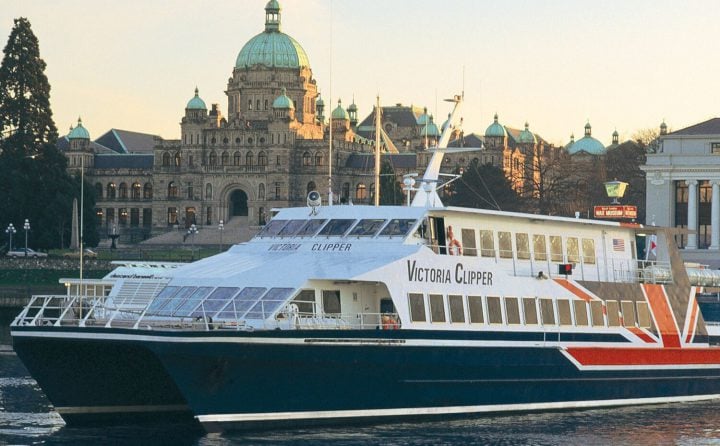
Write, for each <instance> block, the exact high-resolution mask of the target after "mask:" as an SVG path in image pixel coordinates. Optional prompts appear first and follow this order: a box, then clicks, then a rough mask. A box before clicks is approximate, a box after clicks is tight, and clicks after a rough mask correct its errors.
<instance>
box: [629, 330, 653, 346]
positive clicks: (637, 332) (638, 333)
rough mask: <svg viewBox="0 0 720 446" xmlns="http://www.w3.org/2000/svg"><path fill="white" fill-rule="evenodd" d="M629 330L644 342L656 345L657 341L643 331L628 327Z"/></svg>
mask: <svg viewBox="0 0 720 446" xmlns="http://www.w3.org/2000/svg"><path fill="white" fill-rule="evenodd" d="M628 330H630V331H631V332H632V333H633V334H634V335H635V336H637V337H638V338H640V339H642V340H643V341H645V342H647V343H648V344H655V343H656V342H655V339H653V338H652V337H651V336H650V335H649V334H647V333H645V332H644V331H643V330H642V329H640V328H637V327H628Z"/></svg>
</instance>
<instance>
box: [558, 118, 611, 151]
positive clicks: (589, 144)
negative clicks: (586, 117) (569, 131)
mask: <svg viewBox="0 0 720 446" xmlns="http://www.w3.org/2000/svg"><path fill="white" fill-rule="evenodd" d="M606 151H607V150H606V149H605V146H604V145H603V144H602V143H601V142H600V141H598V140H597V139H595V138H593V137H592V126H591V125H590V122H588V123H587V124H585V136H583V137H582V138H580V139H578V140H577V141H575V142H574V143H573V144H572V145H570V147H569V148H568V153H569V154H570V155H575V154H577V153H580V152H585V153H587V154H590V155H605V152H606Z"/></svg>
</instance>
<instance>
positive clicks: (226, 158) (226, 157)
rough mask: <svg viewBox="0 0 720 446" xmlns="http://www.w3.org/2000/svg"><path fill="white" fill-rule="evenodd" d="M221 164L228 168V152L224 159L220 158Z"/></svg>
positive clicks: (223, 155)
mask: <svg viewBox="0 0 720 446" xmlns="http://www.w3.org/2000/svg"><path fill="white" fill-rule="evenodd" d="M220 163H221V164H222V165H223V166H227V165H228V164H230V154H229V153H227V152H223V153H222V157H221V158H220Z"/></svg>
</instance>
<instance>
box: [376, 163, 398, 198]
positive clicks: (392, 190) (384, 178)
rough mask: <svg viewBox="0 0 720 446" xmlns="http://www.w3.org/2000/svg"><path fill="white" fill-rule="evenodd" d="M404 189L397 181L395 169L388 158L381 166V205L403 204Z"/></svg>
mask: <svg viewBox="0 0 720 446" xmlns="http://www.w3.org/2000/svg"><path fill="white" fill-rule="evenodd" d="M403 197H404V196H403V190H402V187H400V185H399V184H398V182H397V178H396V176H395V169H394V168H393V166H392V164H390V161H388V160H387V159H385V160H383V161H382V164H381V166H380V205H400V204H403Z"/></svg>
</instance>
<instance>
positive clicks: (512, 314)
mask: <svg viewBox="0 0 720 446" xmlns="http://www.w3.org/2000/svg"><path fill="white" fill-rule="evenodd" d="M505 316H506V318H507V323H508V324H509V325H520V305H519V303H518V299H517V297H506V298H505Z"/></svg>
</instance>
